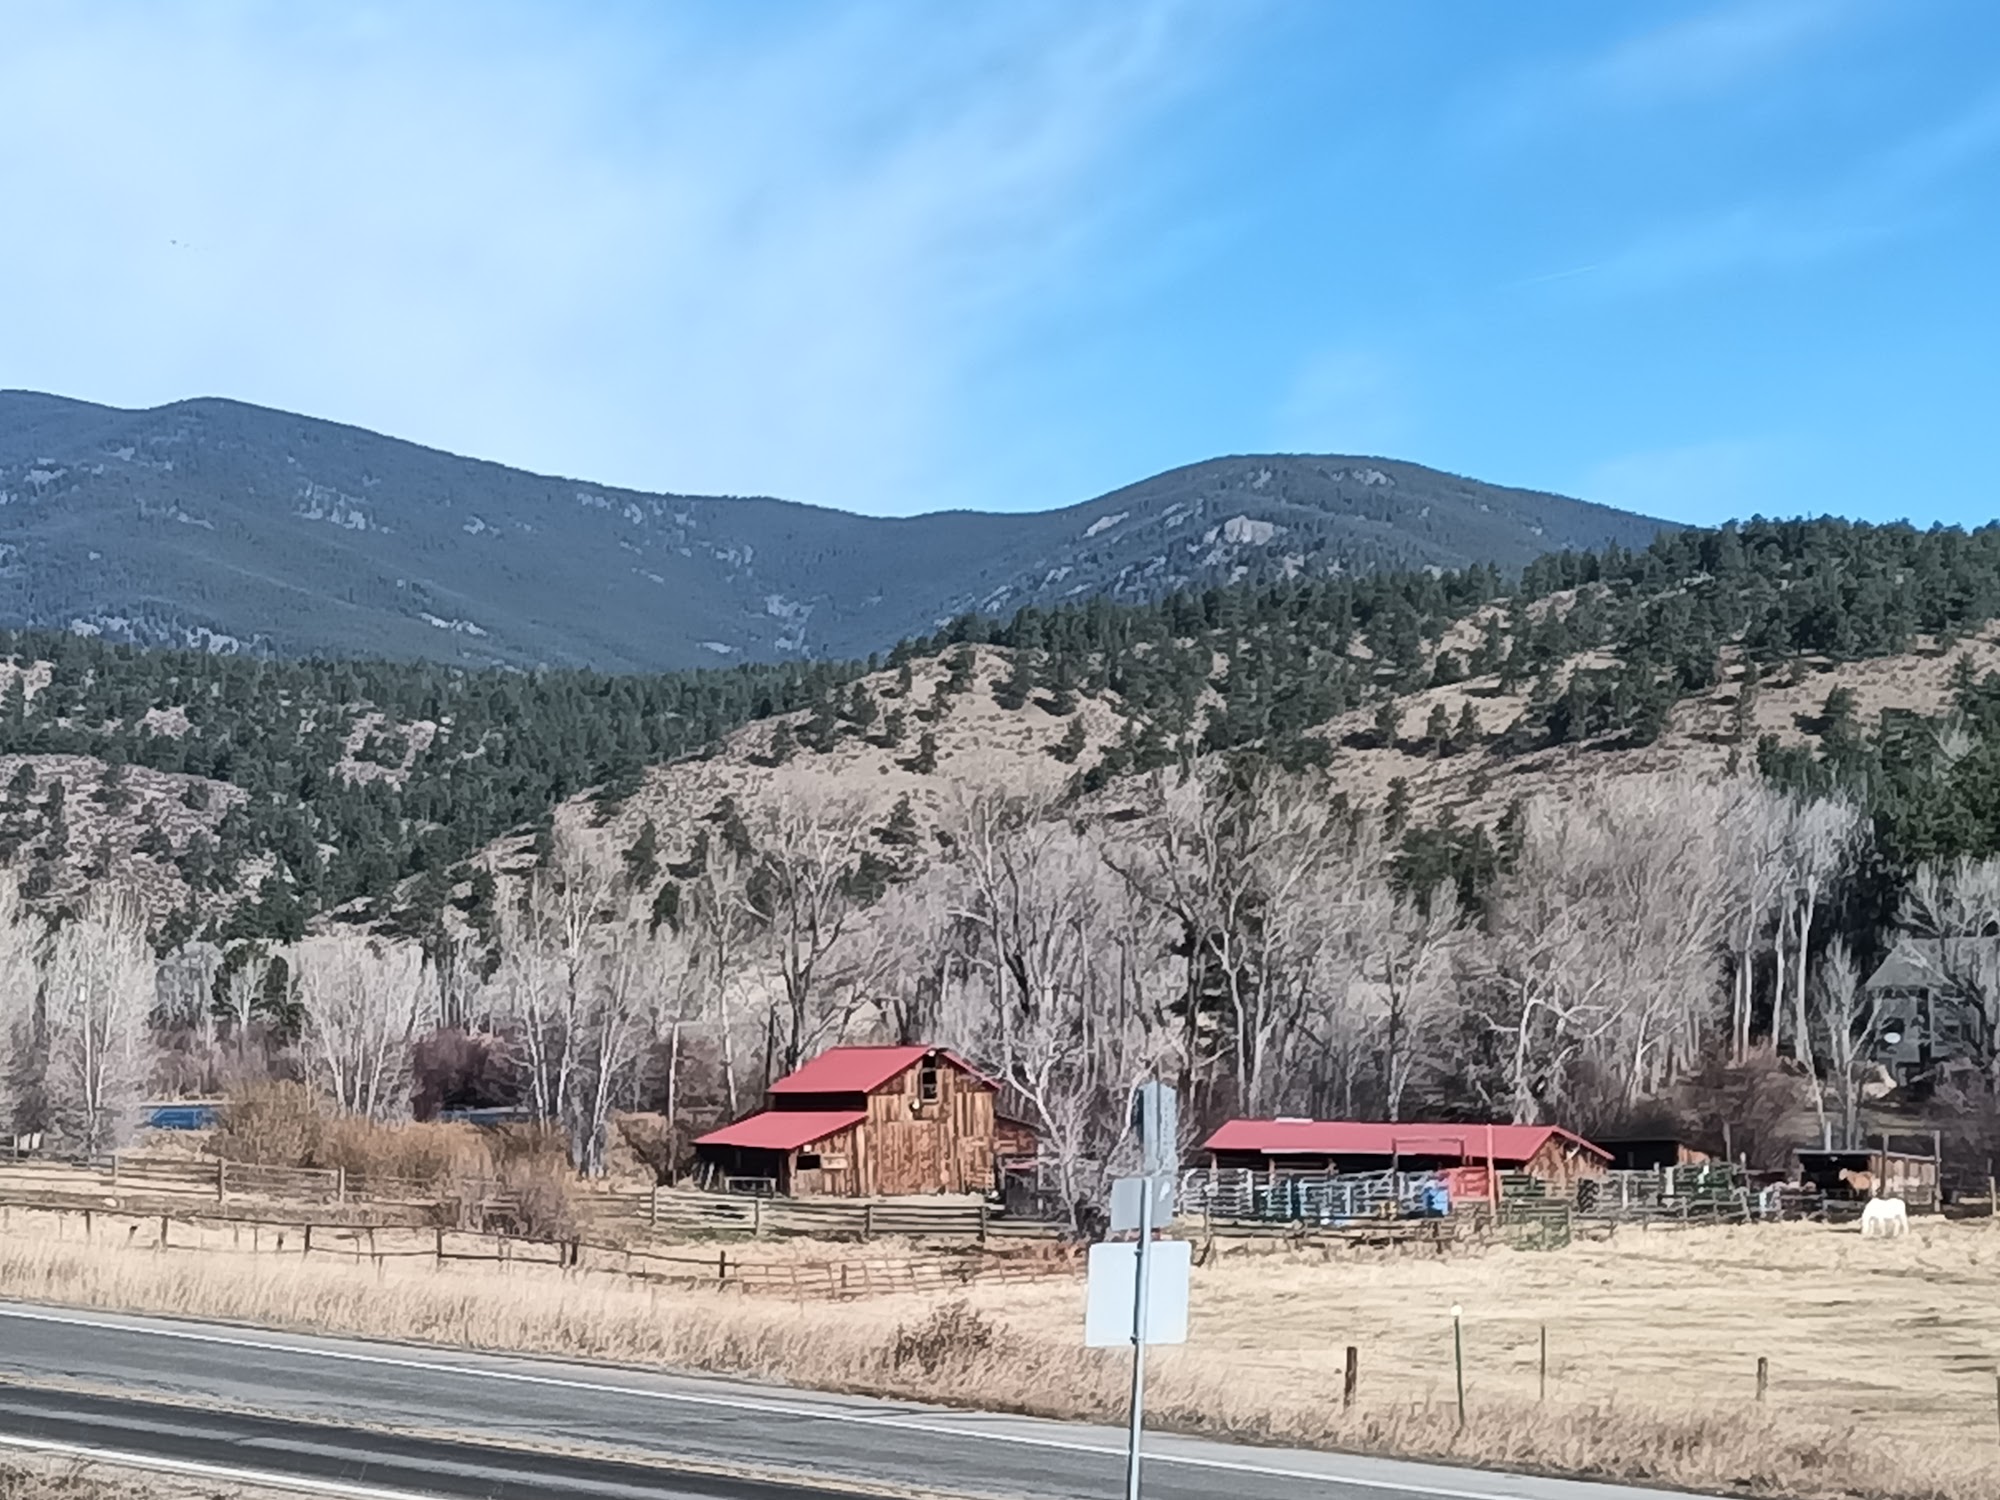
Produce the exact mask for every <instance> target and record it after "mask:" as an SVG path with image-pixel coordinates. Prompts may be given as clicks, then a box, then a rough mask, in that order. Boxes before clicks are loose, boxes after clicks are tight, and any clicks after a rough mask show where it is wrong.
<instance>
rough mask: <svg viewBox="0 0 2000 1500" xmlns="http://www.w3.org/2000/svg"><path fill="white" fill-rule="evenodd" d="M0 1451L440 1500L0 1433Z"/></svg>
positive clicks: (319, 1490) (356, 1496)
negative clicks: (50, 1455) (8, 1449)
mask: <svg viewBox="0 0 2000 1500" xmlns="http://www.w3.org/2000/svg"><path fill="white" fill-rule="evenodd" d="M0 1448H12V1449H15V1450H17V1451H19V1452H22V1453H46V1454H52V1455H54V1456H55V1457H57V1458H75V1459H83V1460H86V1461H90V1462H95V1463H101V1464H117V1465H119V1466H120V1467H122V1468H132V1469H150V1470H151V1471H153V1472H154V1473H156V1474H183V1475H186V1476H188V1477H189V1478H192V1479H217V1480H224V1481H226V1482H228V1483H230V1484H255V1485H261V1486H263V1487H264V1488H265V1489H272V1490H300V1491H303V1492H304V1493H306V1494H309V1495H336V1496H339V1497H340V1500H437V1497H436V1496H434V1495H426V1494H424V1493H423V1492H421V1491H419V1490H385V1489H381V1488H379V1487H377V1486H375V1485H372V1484H350V1483H348V1482H347V1481H346V1480H341V1479H307V1478H303V1477H301V1476H299V1475H295V1474H272V1473H269V1472H268V1471H266V1470H263V1469H239V1468H237V1467H236V1466H234V1465H233V1464H205V1463H198V1462H195V1461H194V1460H192V1459H185V1458H156V1457H154V1456H153V1455H152V1454H150V1453H127V1452H126V1451H124V1450H123V1449H122V1448H97V1447H92V1446H90V1445H88V1444H85V1443H58V1442H56V1441H54V1440H53V1439H50V1438H24V1437H10V1436H8V1435H7V1434H5V1433H0Z"/></svg>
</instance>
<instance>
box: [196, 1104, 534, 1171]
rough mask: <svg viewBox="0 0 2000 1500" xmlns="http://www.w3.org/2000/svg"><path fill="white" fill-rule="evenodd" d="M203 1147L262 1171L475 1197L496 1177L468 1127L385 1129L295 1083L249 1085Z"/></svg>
mask: <svg viewBox="0 0 2000 1500" xmlns="http://www.w3.org/2000/svg"><path fill="white" fill-rule="evenodd" d="M210 1148H211V1149H212V1150H214V1151H215V1152H216V1153H217V1154H218V1155H221V1156H224V1157H226V1158H228V1159H229V1160H230V1161H240V1162H247V1163H253V1164H255V1165H258V1166H268V1167H321V1168H332V1167H338V1168H342V1169H344V1170H345V1171H346V1172H347V1174H348V1176H349V1177H350V1178H353V1179H355V1180H356V1181H357V1183H358V1182H360V1181H363V1180H366V1179H370V1178H373V1179H375V1180H378V1181H393V1182H398V1183H409V1184H411V1185H413V1186H416V1187H419V1188H421V1189H423V1190H424V1191H426V1192H430V1193H435V1194H437V1195H439V1196H441V1197H459V1198H468V1197H469V1198H477V1197H478V1196H480V1193H481V1191H482V1189H483V1187H484V1186H485V1185H486V1184H487V1183H490V1182H491V1181H492V1180H493V1179H494V1178H495V1177H496V1176H497V1175H498V1172H497V1165H496V1161H495V1155H494V1150H493V1146H492V1144H491V1142H490V1141H489V1139H488V1138H486V1137H485V1136H482V1135H481V1133H480V1132H479V1131H478V1130H475V1129H474V1128H473V1127H472V1126H470V1125H442V1124H434V1123H426V1124H401V1125H385V1124H382V1123H381V1122H379V1121H376V1120H369V1119H365V1118H363V1117H362V1116H360V1115H345V1114H339V1113H336V1112H334V1111H333V1110H330V1109H329V1108H327V1106H326V1105H325V1104H324V1103H322V1102H321V1100H320V1098H319V1096H318V1095H316V1094H315V1093H313V1091H312V1090H311V1089H309V1088H307V1087H306V1086H305V1085H304V1084H302V1083H285V1082H280V1083H253V1084H249V1085H246V1086H245V1087H243V1088H241V1089H238V1090H237V1091H236V1092H234V1093H233V1094H231V1095H230V1096H229V1099H228V1101H227V1102H226V1104H225V1105H224V1108H223V1112H222V1123H221V1125H220V1126H219V1127H218V1128H217V1129H216V1131H215V1132H214V1134H213V1135H212V1137H211V1138H210Z"/></svg>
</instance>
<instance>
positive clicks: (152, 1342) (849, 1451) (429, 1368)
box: [0, 1303, 1659, 1500]
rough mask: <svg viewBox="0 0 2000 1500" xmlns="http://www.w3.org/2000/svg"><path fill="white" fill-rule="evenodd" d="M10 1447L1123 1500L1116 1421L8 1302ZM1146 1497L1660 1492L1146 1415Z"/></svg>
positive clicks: (1644, 1497) (286, 1463)
mask: <svg viewBox="0 0 2000 1500" xmlns="http://www.w3.org/2000/svg"><path fill="white" fill-rule="evenodd" d="M0 1380H4V1382H5V1384H0V1448H5V1447H7V1446H10V1445H13V1446H33V1445H37V1444H39V1445H42V1446H43V1447H44V1448H45V1450H46V1451H56V1452H64V1451H69V1450H71V1449H90V1450H95V1451H101V1452H115V1453H119V1454H124V1455H127V1456H133V1455H137V1456H144V1457H147V1458H150V1459H157V1460H160V1461H163V1462H167V1463H179V1464H183V1465H188V1466H191V1471H194V1472H208V1471H212V1470H219V1469H229V1470H232V1471H236V1470H241V1471H254V1472H256V1473H258V1474H262V1475H267V1476H286V1477H289V1478H292V1479H296V1480H299V1481H302V1482H305V1483H309V1484H311V1485H313V1486H315V1487H318V1488H320V1489H322V1490H323V1491H325V1492H327V1493H341V1494H348V1495H352V1496H356V1497H362V1496H367V1495H371V1494H372V1495H376V1496H386V1495H387V1494H389V1493H390V1492H398V1493H402V1494H436V1495H445V1496H463V1497H474V1496H486V1497H493V1500H556V1497H559V1496H606V1497H627V1496H631V1497H638V1496H647V1497H652V1500H671V1497H705V1500H831V1497H834V1496H839V1495H852V1494H853V1493H854V1492H855V1491H856V1489H857V1488H858V1489H863V1490H865V1489H867V1488H873V1487H888V1488H891V1489H897V1490H902V1491H906V1492H907V1491H915V1492H919V1493H924V1494H940V1495H977V1496H1007V1497H1020V1500H1100V1497H1101V1500H1119V1497H1122V1495H1123V1493H1124V1487H1123V1486H1124V1437H1123V1434H1122V1433H1120V1432H1117V1431H1112V1430H1107V1429H1103V1428H1094V1427H1087V1426H1080V1425H1071V1424H1066V1423H1059V1422H1045V1421H1037V1420H1032V1419H1028V1418H1022V1417H1009V1416H999V1415H994V1414H988V1413H978V1412H959V1411H950V1410H946V1409H942V1408H937V1407H929V1406H922V1405H917V1404H914V1403H908V1402H892V1401H873V1400H865V1399H861V1398H856V1397H845V1396H831V1395H819V1394H814V1393H810V1392H800V1391H792V1390H786V1389H782V1388H777V1387H771V1386H760V1385H752V1384H748V1383H743V1382H735V1381H724V1380H710V1379H704V1378H696V1377H686V1376H671V1375H661V1374H654V1373H650V1372H646V1371H639V1370H627V1369H619V1368H612V1367H605V1366H596V1365H587V1364H575V1363H561V1362H556V1361H550V1360H537V1359H528V1358H518V1357H507V1356H490V1355H475V1354H468V1353H462V1352H458V1351H448V1350H436V1349H431V1348H428V1347H418V1346H410V1345H399V1344H384V1343H364V1342H360V1341H356V1340H347V1339H328V1338H315V1337H308V1336H303V1335H296V1334H284V1333H269V1332H264V1331H261V1330H251V1329H239V1328H232V1327H227V1326H223V1325H217V1324H208V1323H196V1322H175V1321H171V1320H167V1319H157V1318H133V1317H123V1316H119V1315H115V1314H107V1313H91V1312H72V1311H68V1310H63V1309H55V1308H42V1307H26V1306H18V1305H12V1304H6V1303H0ZM1146 1455H1147V1463H1146V1486H1145V1493H1146V1495H1147V1496H1148V1497H1149V1500H1210V1497H1215V1496H1230V1497H1234V1500H1659V1496H1658V1492H1657V1491H1651V1490H1638V1489H1631V1488H1626V1487H1623V1486H1615V1485H1598V1484H1583V1483H1576V1482H1572V1481H1564V1480H1548V1479H1535V1478H1529V1477H1524V1476H1516V1475H1503V1474H1488V1473H1483V1472H1480V1471H1477V1470H1463V1469H1445V1468H1438V1467H1432V1466H1428V1465H1421V1464H1407V1463H1397V1462H1393V1461H1389V1460H1380V1459H1359V1458H1345V1457H1339V1456H1334V1455H1329V1454H1318V1453H1307V1452H1297V1451H1291V1450H1285V1449H1259V1448H1240V1447H1234V1446H1231V1445H1228V1444H1223V1443H1211V1442H1204V1441H1199V1440H1195V1439H1190V1438H1179V1437H1172V1436H1166V1435H1157V1434H1148V1435H1147V1438H1146Z"/></svg>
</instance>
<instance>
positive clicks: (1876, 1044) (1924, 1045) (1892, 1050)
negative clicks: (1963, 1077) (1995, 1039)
mask: <svg viewBox="0 0 2000 1500" xmlns="http://www.w3.org/2000/svg"><path fill="white" fill-rule="evenodd" d="M1996 991H2000V937H1959V938H1904V939H1902V940H1901V941H1900V942H1898V943H1897V944H1896V946H1895V947H1894V948H1892V949H1891V950H1890V952H1889V956H1888V957H1887V958H1885V959H1883V960H1882V963H1881V965H1880V966H1879V967H1878V968H1877V969H1876V970H1875V972H1874V973H1873V974H1871V975H1869V976H1868V994H1869V997H1870V999H1871V1000H1872V1001H1873V1013H1874V1018H1875V1021H1874V1030H1873V1034H1872V1035H1871V1037H1870V1038H1869V1042H1868V1056H1869V1057H1870V1058H1871V1059H1872V1060H1873V1061H1875V1062H1879V1063H1881V1064H1882V1065H1883V1066H1885V1067H1887V1068H1889V1069H1891V1070H1892V1071H1893V1072H1894V1073H1895V1075H1896V1078H1897V1080H1898V1081H1899V1082H1903V1083H1911V1082H1915V1081H1917V1080H1919V1079H1922V1078H1924V1077H1927V1076H1928V1075H1929V1074H1930V1073H1931V1072H1932V1071H1933V1070H1935V1069H1936V1068H1938V1067H1941V1066H1945V1065H1948V1064H1951V1063H1983V1062H1984V1061H1985V1060H1986V1059H1987V1057H1988V1056H1989V1055H1990V1050H1991V1047H1992V1037H1991V1035H1990V1029H1991V1028H1990V1027H1989V1025H1988V1022H1987V1010H1986V1005H1985V1003H1984V1001H1985V997H1987V996H1990V995H1992V994H1994V993H1996Z"/></svg>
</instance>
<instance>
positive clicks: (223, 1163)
mask: <svg viewBox="0 0 2000 1500" xmlns="http://www.w3.org/2000/svg"><path fill="white" fill-rule="evenodd" d="M215 1201H216V1202H217V1203H227V1202H228V1201H229V1158H228V1157H226V1156H218V1157H216V1159H215Z"/></svg>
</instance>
